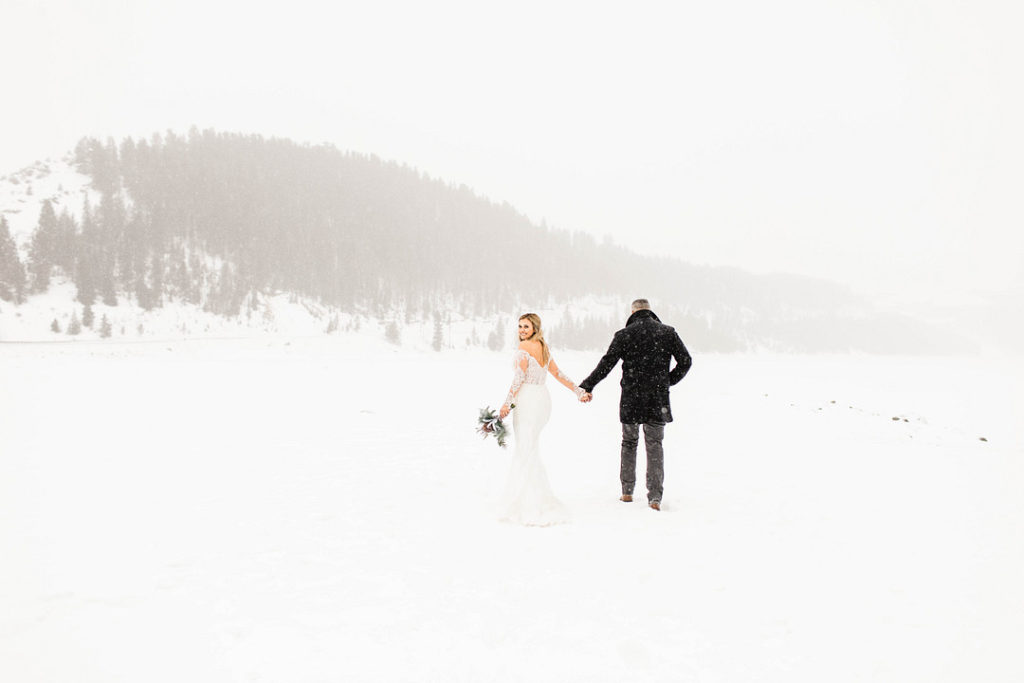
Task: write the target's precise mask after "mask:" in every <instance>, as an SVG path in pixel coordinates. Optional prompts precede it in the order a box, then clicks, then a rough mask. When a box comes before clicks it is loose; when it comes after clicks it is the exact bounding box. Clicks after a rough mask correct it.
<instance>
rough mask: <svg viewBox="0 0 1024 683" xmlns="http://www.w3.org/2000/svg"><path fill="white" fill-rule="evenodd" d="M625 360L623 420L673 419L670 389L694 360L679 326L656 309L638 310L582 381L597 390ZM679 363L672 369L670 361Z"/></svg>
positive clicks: (642, 421)
mask: <svg viewBox="0 0 1024 683" xmlns="http://www.w3.org/2000/svg"><path fill="white" fill-rule="evenodd" d="M620 358H621V359H622V382H621V385H622V398H621V399H620V400H619V420H620V421H621V422H622V423H623V424H643V423H647V422H671V421H672V406H671V405H669V399H668V388H669V387H670V386H672V385H673V384H677V383H678V382H679V380H681V379H682V378H683V377H684V376H685V375H686V373H687V372H688V371H689V370H690V366H691V365H692V363H693V361H692V359H691V358H690V353H689V352H688V351H687V350H686V346H684V345H683V340H682V339H680V338H679V335H678V334H677V333H676V331H675V329H674V328H672V327H669V326H668V325H664V324H662V322H661V320H659V319H658V316H656V315H654V312H653V311H648V310H643V311H637V312H636V313H634V314H633V315H631V316H629V320H627V321H626V326H625V327H624V328H623V329H621V330H619V331H618V332H616V333H615V337H614V338H613V339H612V343H611V346H609V347H608V351H607V353H605V354H604V357H603V358H602V359H601V361H600V362H599V363H598V364H597V367H596V368H595V369H594V371H593V372H592V373H590V376H589V377H587V378H586V379H585V380H583V381H582V382H580V386H581V387H583V389H584V390H585V391H588V392H593V391H594V387H595V386H596V385H597V383H598V382H600V381H601V380H603V379H604V378H605V377H607V376H608V373H609V372H611V371H612V368H614V367H615V364H616V363H618V362H619V359H620ZM672 358H675V359H676V366H675V367H674V368H672V369H671V371H670V370H669V362H670V360H671V359H672Z"/></svg>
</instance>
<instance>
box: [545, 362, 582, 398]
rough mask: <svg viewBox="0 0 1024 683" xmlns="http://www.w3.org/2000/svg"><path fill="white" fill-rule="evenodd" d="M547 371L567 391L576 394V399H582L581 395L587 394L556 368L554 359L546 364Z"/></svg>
mask: <svg viewBox="0 0 1024 683" xmlns="http://www.w3.org/2000/svg"><path fill="white" fill-rule="evenodd" d="M548 371H549V372H550V373H551V374H552V375H554V376H555V379H557V380H558V381H559V382H561V383H562V384H564V385H565V386H566V387H568V388H569V390H571V391H572V393H574V394H576V398H582V397H583V394H585V393H587V392H586V391H585V390H584V389H581V388H580V387H579V386H577V384H576V382H573V381H572V380H571V379H569V376H568V375H566V374H565V373H564V372H562V371H561V369H560V368H559V367H558V363H556V362H555V359H554V358H552V359H551V361H550V362H549V363H548Z"/></svg>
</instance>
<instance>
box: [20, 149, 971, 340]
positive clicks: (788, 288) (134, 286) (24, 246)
mask: <svg viewBox="0 0 1024 683" xmlns="http://www.w3.org/2000/svg"><path fill="white" fill-rule="evenodd" d="M0 211H2V216H3V218H4V219H5V220H6V222H7V225H8V226H9V233H10V236H11V240H12V241H13V243H14V244H15V245H16V250H17V253H18V256H19V259H20V263H21V264H22V267H23V269H24V270H25V271H26V274H25V276H24V278H23V281H22V285H23V286H22V289H23V292H24V293H23V295H22V296H20V297H19V296H16V293H15V290H16V289H17V287H15V286H14V285H10V284H8V286H7V290H8V291H10V292H12V293H11V294H10V295H9V296H7V297H6V298H8V299H10V300H9V301H0V340H17V339H20V340H45V339H51V340H52V339H57V338H62V339H66V338H67V335H68V329H69V327H70V328H71V329H72V330H77V329H78V326H77V325H76V324H75V320H76V319H77V320H78V321H79V322H83V321H89V322H90V324H88V325H85V326H83V327H82V329H81V332H80V334H81V335H84V337H90V336H100V337H106V336H108V335H109V336H110V337H115V338H137V337H140V336H141V337H149V336H154V335H155V336H161V337H186V338H187V337H192V336H218V335H233V334H250V333H262V332H274V333H281V332H286V333H292V334H325V333H345V332H346V331H353V330H354V329H355V328H357V327H359V328H363V329H366V328H369V329H376V330H378V331H379V332H380V334H381V335H382V338H386V339H387V340H388V341H390V342H391V343H395V344H412V345H414V346H415V345H418V344H423V343H424V340H426V342H425V343H426V344H427V345H428V346H429V347H433V348H438V349H440V348H471V347H476V346H479V347H488V346H489V347H491V348H494V347H495V345H496V344H500V343H503V342H502V341H501V339H500V338H501V337H503V335H504V334H506V333H507V331H503V327H502V325H503V322H504V323H506V324H507V321H508V320H509V319H510V318H511V317H512V316H514V315H515V314H517V313H519V312H522V311H526V310H532V311H536V312H545V313H546V314H547V318H546V319H545V323H546V325H547V326H548V328H549V329H550V330H551V332H552V333H558V332H560V333H561V336H562V339H563V341H564V342H565V344H566V345H567V346H569V347H571V348H597V347H599V346H602V345H603V344H605V343H606V342H607V340H608V338H609V336H610V334H611V332H612V331H613V330H615V329H617V328H618V327H620V326H621V325H622V323H623V321H624V319H625V317H626V314H627V313H628V302H629V301H630V300H631V299H632V298H634V297H636V296H646V297H647V298H650V299H651V300H652V301H653V302H654V303H655V307H656V310H658V312H659V313H661V314H662V316H663V317H664V318H665V319H666V321H667V322H670V323H671V324H673V325H675V326H676V327H677V328H679V330H680V332H681V334H682V336H683V337H684V339H686V340H687V343H688V344H690V345H692V346H693V347H694V348H696V349H700V350H718V351H737V350H752V349H771V350H783V351H785V350H791V351H798V350H803V351H849V350H855V351H867V352H951V351H954V352H959V351H965V350H970V349H971V348H973V345H972V344H971V343H969V342H966V341H965V340H964V339H962V338H960V337H959V336H958V335H957V334H955V333H952V334H951V333H949V332H943V333H940V332H939V331H938V330H937V329H935V328H934V327H932V326H930V325H928V324H926V323H923V322H920V321H918V320H915V319H914V318H912V317H909V316H907V315H904V314H902V313H899V312H894V311H885V310H882V309H881V308H879V307H877V306H875V305H873V304H871V303H869V302H867V301H865V300H863V299H862V298H860V297H858V296H856V295H855V294H853V293H852V292H851V291H850V290H848V289H846V288H844V287H841V286H839V285H836V284H834V283H829V282H826V281H822V280H815V279H811V278H804V277H797V276H789V275H781V274H780V275H766V276H761V275H753V274H751V273H747V272H744V271H741V270H738V269H733V268H711V267H705V266H695V265H692V264H687V263H684V262H681V261H678V260H674V259H667V258H663V259H658V258H648V257H643V256H639V255H637V254H635V253H633V252H631V251H629V250H628V249H625V248H623V247H621V246H616V245H611V244H598V243H597V242H596V241H595V240H594V239H593V238H591V237H589V236H588V235H584V234H572V233H567V232H564V231H558V230H553V229H549V228H547V227H544V226H537V225H534V224H532V223H530V221H529V220H527V219H526V218H525V217H524V216H522V215H521V214H519V213H517V212H516V211H515V210H514V209H513V208H512V207H510V206H508V205H507V204H497V203H494V202H491V201H489V200H487V199H485V198H481V197H478V196H476V195H475V194H474V193H473V192H472V191H470V190H469V189H468V188H466V187H464V186H458V187H456V186H452V185H449V184H446V183H443V182H441V181H438V180H435V179H431V178H429V177H427V176H424V175H423V174H421V173H419V172H417V171H415V170H413V169H409V168H407V167H404V166H400V165H398V164H393V163H386V162H383V161H381V160H379V159H376V158H374V157H364V156H360V155H354V154H346V153H342V152H340V151H338V150H337V149H335V148H333V147H329V146H318V147H310V146H301V145H297V144H295V143H291V142H289V141H286V140H277V139H270V140H266V139H263V138H261V137H258V136H238V135H230V134H222V133H216V132H213V131H202V132H200V131H197V130H193V131H191V132H190V133H189V135H188V136H184V137H182V136H176V135H174V134H173V133H168V134H167V135H166V136H159V135H155V136H153V137H152V138H151V139H150V140H132V139H125V140H124V141H122V142H121V143H120V145H118V144H115V143H114V142H113V141H112V140H108V141H107V142H101V141H98V140H90V139H84V140H82V142H81V143H80V144H79V145H78V147H77V148H76V150H74V152H71V153H69V154H68V155H66V156H65V157H63V158H61V159H56V160H47V161H44V162H39V163H36V164H34V165H33V166H31V167H29V168H26V169H23V170H21V171H19V172H16V173H12V174H10V175H8V176H6V177H5V178H2V179H0ZM694 232H695V238H699V234H698V233H699V230H697V229H696V228H695V229H694ZM6 277H7V279H10V276H6ZM4 278H5V275H4V272H3V270H2V262H0V294H2V292H3V291H4ZM87 306H88V309H89V310H86V307H87ZM104 319H105V320H106V323H104ZM58 330H59V331H58ZM496 337H497V338H496Z"/></svg>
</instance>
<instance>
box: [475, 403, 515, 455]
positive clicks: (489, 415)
mask: <svg viewBox="0 0 1024 683" xmlns="http://www.w3.org/2000/svg"><path fill="white" fill-rule="evenodd" d="M515 407H516V404H515V403H513V404H512V405H511V406H510V408H515ZM477 424H478V427H477V428H476V431H477V432H478V433H480V434H482V435H483V437H484V438H485V439H486V438H487V437H488V436H490V435H491V434H493V435H494V438H495V439H497V441H498V445H499V446H501V447H502V448H505V438H506V437H507V436H508V429H507V428H506V427H505V423H504V422H502V421H501V418H500V417H498V414H497V413H496V412H494V411H493V410H491V407H490V406H487V407H486V408H481V409H480V417H479V419H477Z"/></svg>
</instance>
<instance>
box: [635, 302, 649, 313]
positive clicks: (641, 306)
mask: <svg viewBox="0 0 1024 683" xmlns="http://www.w3.org/2000/svg"><path fill="white" fill-rule="evenodd" d="M649 310H651V302H650V301H648V300H647V299H637V300H636V301H634V302H633V312H634V313H636V312H637V311H649Z"/></svg>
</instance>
